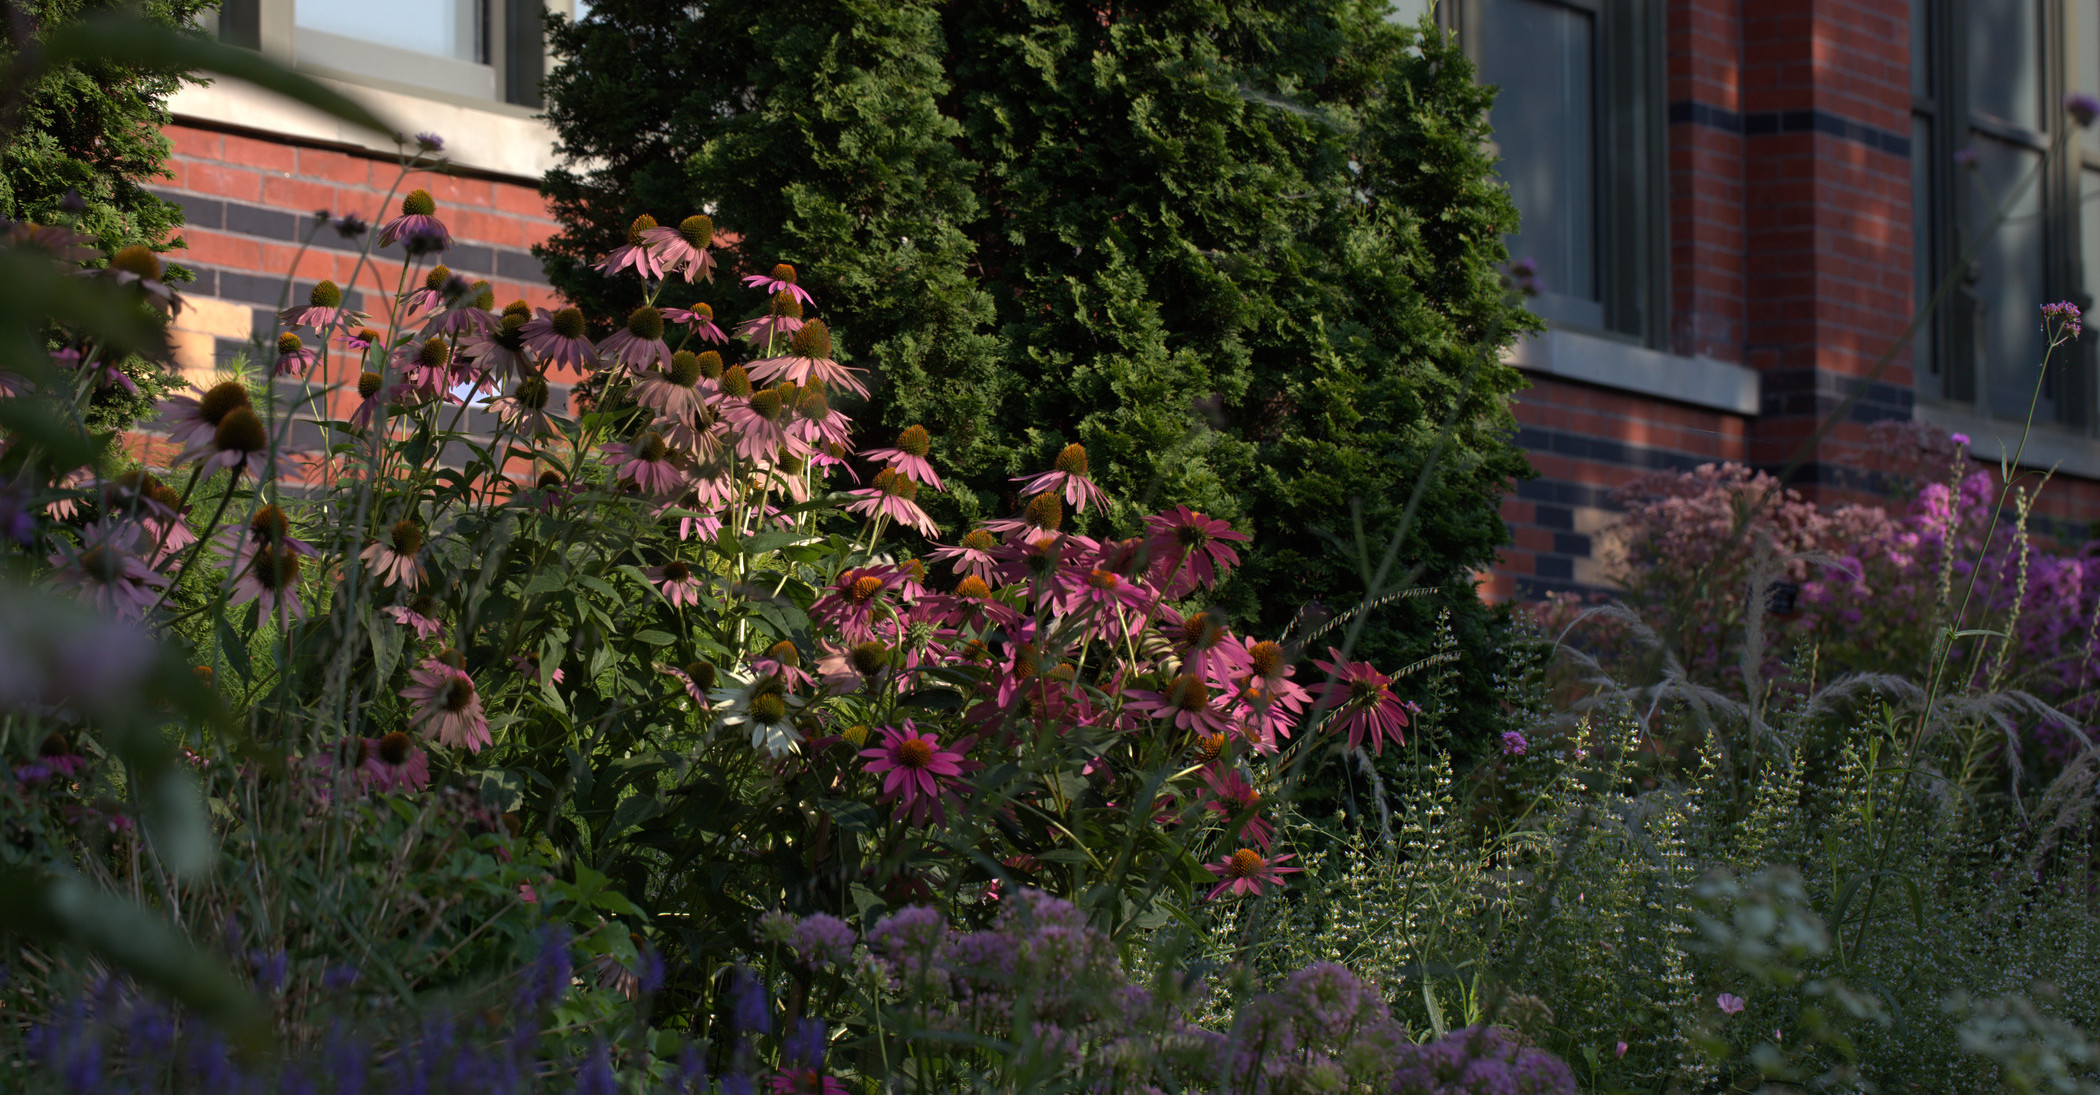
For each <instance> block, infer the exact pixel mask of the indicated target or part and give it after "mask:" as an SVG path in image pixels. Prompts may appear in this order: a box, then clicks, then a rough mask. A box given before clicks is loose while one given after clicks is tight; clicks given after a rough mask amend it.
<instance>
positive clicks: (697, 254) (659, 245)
mask: <svg viewBox="0 0 2100 1095" xmlns="http://www.w3.org/2000/svg"><path fill="white" fill-rule="evenodd" d="M636 223H640V222H636ZM641 235H642V242H643V243H645V244H648V245H649V246H651V247H653V248H655V250H656V260H657V263H658V265H659V266H661V267H662V268H663V272H664V274H665V275H666V276H668V275H670V274H676V273H679V272H680V271H683V272H684V273H685V281H686V284H687V285H691V284H692V283H693V280H694V279H695V278H703V277H704V278H706V279H707V280H708V281H713V280H715V257H714V256H713V255H712V254H709V253H708V247H709V246H711V245H712V244H713V243H714V242H715V222H714V220H713V219H711V218H709V217H705V216H691V217H687V218H686V219H684V220H682V221H679V222H678V227H676V228H644V229H642V233H641Z"/></svg>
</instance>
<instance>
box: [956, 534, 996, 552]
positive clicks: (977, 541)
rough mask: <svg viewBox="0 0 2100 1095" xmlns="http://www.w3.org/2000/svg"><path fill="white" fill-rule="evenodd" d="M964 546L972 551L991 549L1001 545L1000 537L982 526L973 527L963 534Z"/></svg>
mask: <svg viewBox="0 0 2100 1095" xmlns="http://www.w3.org/2000/svg"><path fill="white" fill-rule="evenodd" d="M962 546H964V547H966V548H969V549H970V550H971V551H990V550H992V549H993V548H995V547H998V546H999V539H998V537H996V536H993V535H992V534H991V533H989V532H986V531H984V530H983V529H981V528H973V529H971V530H970V531H968V532H966V533H964V534H963V538H962Z"/></svg>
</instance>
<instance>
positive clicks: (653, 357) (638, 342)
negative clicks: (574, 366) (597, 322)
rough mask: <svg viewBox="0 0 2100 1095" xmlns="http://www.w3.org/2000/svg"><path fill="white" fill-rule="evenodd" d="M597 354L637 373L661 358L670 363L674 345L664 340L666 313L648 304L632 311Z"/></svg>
mask: <svg viewBox="0 0 2100 1095" xmlns="http://www.w3.org/2000/svg"><path fill="white" fill-rule="evenodd" d="M598 357H599V359H600V360H601V361H603V360H610V361H614V362H617V363H619V364H621V365H624V366H626V367H627V370H628V371H629V372H631V373H635V374H636V375H640V374H641V372H642V370H644V369H647V368H649V367H650V366H651V365H655V364H657V363H659V362H662V363H664V364H667V365H668V364H669V363H670V361H671V347H670V345H669V344H668V343H666V342H664V314H663V313H662V312H659V311H657V310H656V309H654V308H651V307H650V306H648V305H646V304H644V305H642V306H641V307H639V308H636V309H635V310H634V311H632V312H629V313H628V314H627V326H625V327H622V328H620V329H619V330H617V331H614V332H613V333H612V334H610V335H607V336H606V338H605V341H603V342H600V343H599V344H598Z"/></svg>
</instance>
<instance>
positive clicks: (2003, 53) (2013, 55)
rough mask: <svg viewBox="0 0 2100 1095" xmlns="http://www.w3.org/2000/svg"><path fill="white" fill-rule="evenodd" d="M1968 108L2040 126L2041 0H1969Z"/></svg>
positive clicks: (2013, 121)
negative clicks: (2039, 0) (2039, 2)
mask: <svg viewBox="0 0 2100 1095" xmlns="http://www.w3.org/2000/svg"><path fill="white" fill-rule="evenodd" d="M1968 10H1969V25H1968V34H1967V35H1966V37H1967V38H1968V40H1969V41H1968V46H1969V109H1970V110H1973V111H1976V112H1977V113H1979V114H1988V115H1990V116H1991V117H1993V118H1998V119H2002V120H2004V121H2008V122H2011V123H2013V124H2014V125H2017V126H2021V127H2024V128H2026V129H2032V130H2036V131H2039V130H2041V129H2042V128H2043V126H2042V65H2041V60H2042V48H2041V41H2042V39H2041V34H2042V30H2041V19H2040V9H2039V5H2038V2H2037V0H1968Z"/></svg>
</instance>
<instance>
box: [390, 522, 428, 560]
mask: <svg viewBox="0 0 2100 1095" xmlns="http://www.w3.org/2000/svg"><path fill="white" fill-rule="evenodd" d="M389 536H390V537H391V539H392V540H393V544H394V554H396V555H414V554H415V553H416V552H419V551H421V550H423V526H421V525H419V524H416V523H415V522H414V521H396V522H394V527H393V528H392V529H391V530H389Z"/></svg>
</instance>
